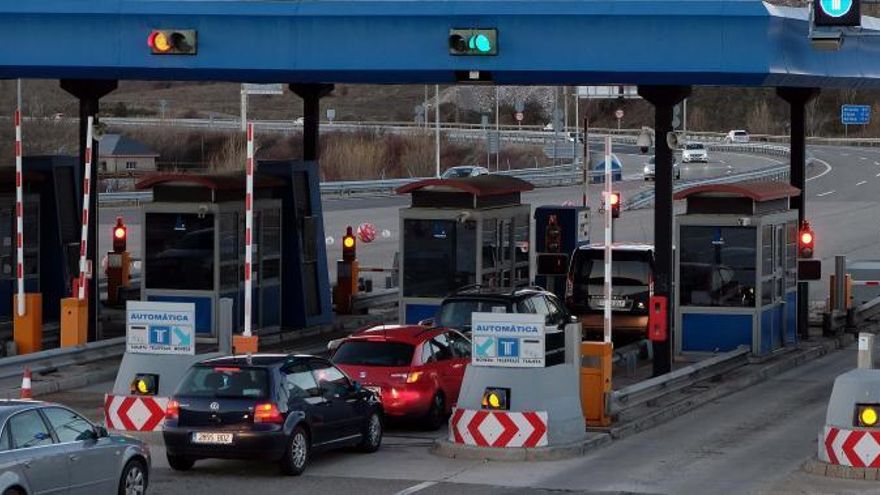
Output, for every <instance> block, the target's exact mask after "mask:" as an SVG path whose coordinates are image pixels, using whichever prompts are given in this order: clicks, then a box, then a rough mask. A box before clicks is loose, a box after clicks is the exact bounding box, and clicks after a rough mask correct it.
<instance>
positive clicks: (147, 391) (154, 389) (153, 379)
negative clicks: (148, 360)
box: [130, 373, 159, 395]
mask: <svg viewBox="0 0 880 495" xmlns="http://www.w3.org/2000/svg"><path fill="white" fill-rule="evenodd" d="M130 390H131V394H132V395H156V394H158V393H159V375H155V374H152V373H138V374H137V375H135V377H134V380H132V382H131V389H130Z"/></svg>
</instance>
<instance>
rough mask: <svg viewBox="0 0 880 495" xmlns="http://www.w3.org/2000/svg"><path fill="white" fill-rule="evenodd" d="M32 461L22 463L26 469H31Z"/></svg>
mask: <svg viewBox="0 0 880 495" xmlns="http://www.w3.org/2000/svg"><path fill="white" fill-rule="evenodd" d="M31 463H32V461H24V462H22V463H21V465H22V466H24V468H25V469H30V468H31Z"/></svg>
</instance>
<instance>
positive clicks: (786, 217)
mask: <svg viewBox="0 0 880 495" xmlns="http://www.w3.org/2000/svg"><path fill="white" fill-rule="evenodd" d="M798 194H799V190H798V189H797V188H795V187H793V186H791V185H789V184H785V183H781V182H744V183H738V184H713V185H705V186H698V187H693V188H690V189H686V190H684V191H681V192H678V193H676V195H675V199H677V200H685V201H686V211H685V213H683V214H680V215H677V216H676V228H675V231H676V246H677V249H676V250H675V275H674V276H675V284H674V285H675V287H676V302H677V304H675V332H676V339H675V343H676V350H677V352H679V353H688V352H718V351H721V352H723V351H728V350H732V349H734V348H736V347H738V346H741V345H745V346H748V347H750V348H751V349H752V353H753V354H754V355H765V354H768V353H770V352H772V351H774V350H776V349H779V348H781V347H783V346H787V345H793V344H795V343H796V341H797V234H798V228H797V226H798V225H797V222H798V217H797V212H796V211H794V210H791V209H790V208H789V200H790V198H791V197H792V196H796V195H798Z"/></svg>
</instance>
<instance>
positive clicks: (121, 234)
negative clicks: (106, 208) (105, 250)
mask: <svg viewBox="0 0 880 495" xmlns="http://www.w3.org/2000/svg"><path fill="white" fill-rule="evenodd" d="M127 240H128V227H126V226H125V224H124V223H123V222H122V217H116V225H115V226H114V227H113V252H114V253H124V252H125V247H126V241H127Z"/></svg>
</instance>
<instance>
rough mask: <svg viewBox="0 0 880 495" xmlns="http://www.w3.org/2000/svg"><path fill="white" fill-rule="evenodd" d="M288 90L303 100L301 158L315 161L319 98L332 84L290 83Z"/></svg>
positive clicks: (326, 92)
mask: <svg viewBox="0 0 880 495" xmlns="http://www.w3.org/2000/svg"><path fill="white" fill-rule="evenodd" d="M290 90H291V91H293V93H294V94H296V95H297V96H299V97H300V98H302V100H303V160H305V161H317V160H318V131H319V127H320V122H321V98H323V97H325V96H327V95H329V94H330V93H331V92H332V91H333V85H332V84H291V85H290Z"/></svg>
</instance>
